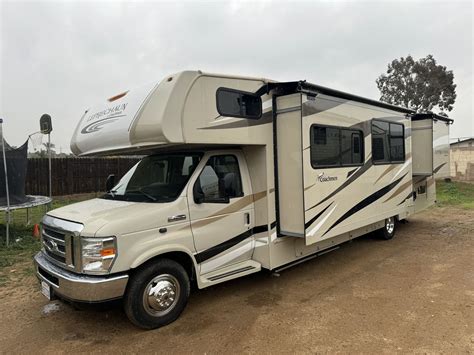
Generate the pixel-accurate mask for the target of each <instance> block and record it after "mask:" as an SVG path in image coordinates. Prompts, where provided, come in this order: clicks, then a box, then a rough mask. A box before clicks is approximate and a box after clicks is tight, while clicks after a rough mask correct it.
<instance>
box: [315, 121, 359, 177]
mask: <svg viewBox="0 0 474 355" xmlns="http://www.w3.org/2000/svg"><path fill="white" fill-rule="evenodd" d="M363 144H364V140H363V134H362V132H361V131H358V130H353V129H344V128H339V127H326V126H318V125H313V126H311V165H312V166H313V168H318V167H323V166H344V165H358V164H362V162H363V151H364V148H363Z"/></svg>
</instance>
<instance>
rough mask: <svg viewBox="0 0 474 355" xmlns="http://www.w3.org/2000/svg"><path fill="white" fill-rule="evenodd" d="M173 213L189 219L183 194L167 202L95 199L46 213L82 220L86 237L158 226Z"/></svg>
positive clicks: (79, 221) (165, 221)
mask: <svg viewBox="0 0 474 355" xmlns="http://www.w3.org/2000/svg"><path fill="white" fill-rule="evenodd" d="M176 214H185V215H186V217H187V218H186V220H187V221H189V218H188V209H187V203H186V197H185V196H180V197H178V198H177V199H176V200H175V201H172V202H166V203H148V202H128V201H118V200H105V199H100V198H95V199H92V200H87V201H83V202H78V203H73V204H71V205H68V206H65V207H61V208H58V209H55V210H52V211H49V212H48V215H49V216H52V217H57V218H61V219H65V220H69V221H73V222H78V223H82V224H83V225H84V229H83V231H82V234H83V235H87V236H94V235H95V236H110V235H120V234H129V233H134V232H139V231H142V230H147V229H153V228H159V227H162V226H165V225H168V224H170V223H169V222H168V217H169V216H173V215H176ZM181 223H182V222H181Z"/></svg>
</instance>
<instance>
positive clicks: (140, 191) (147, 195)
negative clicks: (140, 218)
mask: <svg viewBox="0 0 474 355" xmlns="http://www.w3.org/2000/svg"><path fill="white" fill-rule="evenodd" d="M129 192H131V193H135V192H139V193H141V194H142V195H143V196H145V197H148V198H149V199H150V200H152V201H156V198H155V197H154V196H152V195H150V194H148V193H146V192H145V191H142V190H141V189H137V190H129V191H127V192H126V194H127V193H129Z"/></svg>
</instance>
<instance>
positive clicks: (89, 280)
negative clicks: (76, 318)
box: [34, 252, 128, 302]
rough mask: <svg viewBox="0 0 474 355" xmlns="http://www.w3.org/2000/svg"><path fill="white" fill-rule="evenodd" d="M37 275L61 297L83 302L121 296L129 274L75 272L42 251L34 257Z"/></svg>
mask: <svg viewBox="0 0 474 355" xmlns="http://www.w3.org/2000/svg"><path fill="white" fill-rule="evenodd" d="M34 263H35V269H36V276H37V277H38V279H40V280H41V281H44V282H46V283H48V284H49V285H50V286H51V290H52V291H53V293H54V294H55V295H57V296H59V297H60V298H61V297H62V298H66V299H69V300H72V301H81V302H102V301H108V300H113V299H117V298H121V297H122V296H123V295H124V293H125V288H126V287H127V282H128V275H107V276H88V275H82V274H75V273H72V272H70V271H67V270H64V269H62V268H60V267H58V266H56V265H55V264H53V263H51V262H50V261H49V260H48V259H47V258H46V257H45V256H44V254H43V253H42V252H39V253H38V254H36V255H35V258H34Z"/></svg>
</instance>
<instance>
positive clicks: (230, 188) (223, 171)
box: [194, 155, 244, 203]
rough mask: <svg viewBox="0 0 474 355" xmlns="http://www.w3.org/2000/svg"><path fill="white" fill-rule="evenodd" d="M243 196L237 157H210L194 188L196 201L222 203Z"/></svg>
mask: <svg viewBox="0 0 474 355" xmlns="http://www.w3.org/2000/svg"><path fill="white" fill-rule="evenodd" d="M243 195H244V193H243V189H242V179H241V176H240V170H239V163H238V161H237V158H236V157H235V155H216V156H212V157H210V158H209V160H208V161H207V163H206V166H205V167H204V169H203V170H202V172H201V174H200V175H199V178H198V179H197V181H196V184H195V186H194V199H195V201H196V202H197V201H199V202H201V203H202V202H214V203H218V202H221V203H222V202H228V199H230V198H234V197H241V196H243Z"/></svg>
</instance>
